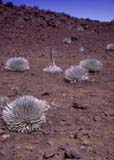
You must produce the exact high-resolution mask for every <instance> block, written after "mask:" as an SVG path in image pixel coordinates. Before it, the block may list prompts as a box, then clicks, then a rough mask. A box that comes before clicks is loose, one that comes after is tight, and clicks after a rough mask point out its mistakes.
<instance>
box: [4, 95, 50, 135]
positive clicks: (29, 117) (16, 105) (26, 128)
mask: <svg viewBox="0 0 114 160" xmlns="http://www.w3.org/2000/svg"><path fill="white" fill-rule="evenodd" d="M48 109H49V105H48V103H47V102H46V101H44V100H39V99H37V98H35V97H33V96H23V97H20V98H17V99H16V100H14V101H12V102H10V103H9V104H7V105H6V106H5V108H4V110H3V113H2V117H3V120H4V121H5V123H6V124H7V126H8V129H9V130H11V131H16V132H21V133H27V132H32V131H35V130H37V129H39V128H40V126H41V124H42V123H43V122H46V111H47V110H48Z"/></svg>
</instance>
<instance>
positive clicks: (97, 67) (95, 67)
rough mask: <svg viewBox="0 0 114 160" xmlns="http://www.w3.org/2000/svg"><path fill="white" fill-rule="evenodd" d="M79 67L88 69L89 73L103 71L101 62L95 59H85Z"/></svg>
mask: <svg viewBox="0 0 114 160" xmlns="http://www.w3.org/2000/svg"><path fill="white" fill-rule="evenodd" d="M79 65H80V66H81V67H84V68H85V69H87V70H88V71H89V72H98V71H101V69H102V67H103V64H102V62H101V61H99V60H96V59H93V58H88V59H84V60H82V61H80V64H79Z"/></svg>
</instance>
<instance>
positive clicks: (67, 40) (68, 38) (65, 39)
mask: <svg viewBox="0 0 114 160" xmlns="http://www.w3.org/2000/svg"><path fill="white" fill-rule="evenodd" d="M63 43H65V44H71V43H72V40H71V38H70V37H66V38H64V40H63Z"/></svg>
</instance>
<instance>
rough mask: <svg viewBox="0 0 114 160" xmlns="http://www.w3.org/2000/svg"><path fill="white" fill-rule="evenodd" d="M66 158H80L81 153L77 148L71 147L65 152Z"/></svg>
mask: <svg viewBox="0 0 114 160" xmlns="http://www.w3.org/2000/svg"><path fill="white" fill-rule="evenodd" d="M65 158H70V159H80V158H81V155H80V153H79V151H78V150H77V149H76V148H69V149H67V150H66V152H65Z"/></svg>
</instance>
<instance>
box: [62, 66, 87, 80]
mask: <svg viewBox="0 0 114 160" xmlns="http://www.w3.org/2000/svg"><path fill="white" fill-rule="evenodd" d="M87 79H88V72H87V70H86V69H85V68H83V67H81V66H79V65H72V66H71V67H70V68H68V69H67V70H66V71H65V80H66V81H68V82H70V83H75V82H77V81H83V80H87Z"/></svg>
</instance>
